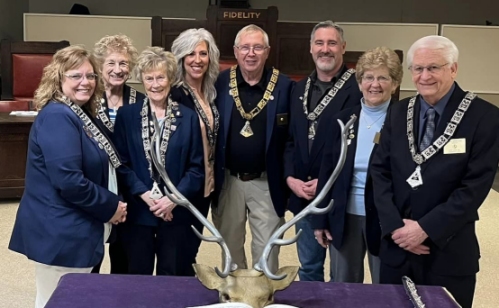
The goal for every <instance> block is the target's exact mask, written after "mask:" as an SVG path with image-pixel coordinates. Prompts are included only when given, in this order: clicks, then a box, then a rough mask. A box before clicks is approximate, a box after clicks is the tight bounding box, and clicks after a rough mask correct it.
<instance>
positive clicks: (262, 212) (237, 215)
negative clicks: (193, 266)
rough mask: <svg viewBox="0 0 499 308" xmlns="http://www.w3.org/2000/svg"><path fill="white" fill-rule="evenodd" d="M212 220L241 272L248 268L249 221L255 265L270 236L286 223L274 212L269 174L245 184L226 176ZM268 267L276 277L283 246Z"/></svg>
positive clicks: (272, 256) (272, 253) (253, 263)
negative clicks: (247, 229)
mask: <svg viewBox="0 0 499 308" xmlns="http://www.w3.org/2000/svg"><path fill="white" fill-rule="evenodd" d="M212 219H213V223H214V224H215V227H216V228H217V229H218V230H219V231H220V234H221V235H222V237H223V238H224V239H225V241H226V243H227V246H228V247H229V250H230V253H231V256H232V262H233V263H235V264H237V267H238V268H248V262H247V260H246V254H245V251H244V242H245V240H246V220H248V222H249V226H250V231H251V236H252V242H251V258H252V265H255V264H256V263H258V260H259V259H260V257H261V255H262V253H263V248H264V247H265V245H266V244H267V242H268V240H269V238H270V236H271V235H272V233H274V231H276V230H277V229H278V228H279V227H280V226H281V225H282V224H283V223H284V218H283V217H279V216H277V214H276V212H275V210H274V205H273V204H272V200H271V198H270V192H269V185H268V181H267V176H266V174H265V173H263V176H262V177H261V178H258V179H254V180H252V181H246V182H243V181H241V180H239V179H238V178H236V177H235V176H231V175H230V174H229V172H226V175H225V181H224V184H223V187H222V190H221V192H220V198H219V201H218V206H217V208H215V209H213V211H212ZM268 264H269V268H270V270H271V271H272V272H273V273H275V272H276V271H277V269H278V268H279V246H274V248H273V249H272V251H271V253H270V255H269V259H268Z"/></svg>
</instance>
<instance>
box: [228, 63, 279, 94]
mask: <svg viewBox="0 0 499 308" xmlns="http://www.w3.org/2000/svg"><path fill="white" fill-rule="evenodd" d="M271 75H272V70H269V69H268V68H267V67H264V68H263V73H262V78H260V81H258V83H257V84H255V85H254V86H253V87H258V88H260V89H261V90H263V91H265V89H266V88H267V84H268V83H269V80H270V76H271ZM236 80H237V86H238V88H240V87H241V86H242V87H245V86H247V87H250V84H249V83H247V82H246V80H244V77H243V74H242V73H241V68H240V66H239V65H238V66H237V68H236Z"/></svg>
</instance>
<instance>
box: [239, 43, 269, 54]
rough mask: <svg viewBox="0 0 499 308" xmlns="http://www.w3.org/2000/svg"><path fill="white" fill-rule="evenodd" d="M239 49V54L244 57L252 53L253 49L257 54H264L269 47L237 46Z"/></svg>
mask: <svg viewBox="0 0 499 308" xmlns="http://www.w3.org/2000/svg"><path fill="white" fill-rule="evenodd" d="M235 47H236V48H237V49H239V52H240V53H241V54H243V55H246V54H248V53H249V52H250V50H252V49H253V52H254V53H255V54H262V53H263V52H264V51H265V49H267V48H268V47H265V46H262V45H256V46H246V45H243V46H235Z"/></svg>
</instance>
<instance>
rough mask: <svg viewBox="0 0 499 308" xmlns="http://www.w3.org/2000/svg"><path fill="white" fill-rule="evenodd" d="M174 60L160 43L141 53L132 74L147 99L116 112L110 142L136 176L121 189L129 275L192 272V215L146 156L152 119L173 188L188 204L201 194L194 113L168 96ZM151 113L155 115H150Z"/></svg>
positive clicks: (200, 149)
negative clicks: (167, 193)
mask: <svg viewBox="0 0 499 308" xmlns="http://www.w3.org/2000/svg"><path fill="white" fill-rule="evenodd" d="M176 73H177V60H176V59H175V56H174V55H173V54H172V53H171V52H167V51H165V50H163V48H161V47H148V48H146V49H145V50H144V51H142V53H141V54H140V56H139V58H138V61H137V66H136V67H135V78H136V79H137V80H140V81H142V84H143V85H144V88H145V92H146V95H147V98H146V99H145V100H144V101H142V102H137V103H135V104H132V105H128V106H124V107H122V108H120V110H119V111H118V115H117V117H116V130H115V138H114V139H115V145H116V148H117V149H118V152H119V154H120V156H121V158H122V159H123V161H124V163H125V164H126V165H127V166H128V167H129V168H130V169H131V170H133V172H134V174H136V178H135V180H134V181H132V182H133V183H132V184H131V186H132V189H131V190H130V191H127V192H124V198H125V200H127V202H128V206H129V209H130V216H129V217H130V220H129V223H128V224H127V225H124V228H123V229H124V231H123V238H124V241H125V248H126V251H127V256H128V270H129V273H130V274H141V275H152V274H153V271H154V259H155V257H157V262H156V275H176V276H194V270H193V268H192V263H195V256H196V253H197V247H195V248H196V249H193V247H192V245H191V243H192V241H193V239H195V238H197V236H196V235H195V233H194V232H193V231H192V229H191V227H190V226H191V225H192V223H193V221H194V220H196V219H195V218H194V217H193V215H191V213H190V212H189V211H188V210H187V209H186V208H183V207H177V206H176V204H174V203H173V202H171V201H170V200H169V199H168V198H167V197H166V196H164V191H165V189H166V187H165V183H164V182H163V180H162V179H161V178H160V176H159V172H158V170H157V169H156V168H155V165H154V164H153V162H152V159H151V153H150V148H151V146H152V142H153V140H152V136H153V134H154V131H155V123H154V121H155V120H156V121H157V124H158V126H159V127H160V130H161V132H160V133H159V136H160V139H161V141H160V144H161V147H160V149H159V153H158V154H159V155H158V160H159V161H160V163H161V164H162V165H163V166H164V167H165V170H166V172H167V174H168V176H169V177H170V180H171V181H172V183H173V184H174V185H175V186H176V187H177V189H178V191H179V192H180V193H181V194H182V195H184V196H185V197H186V198H187V199H188V200H189V201H191V202H192V203H194V202H193V200H198V199H199V198H201V197H202V195H203V184H204V163H203V142H202V137H201V129H200V126H199V120H198V116H197V114H196V112H195V111H193V110H192V109H190V108H188V107H186V106H184V105H183V104H181V103H180V102H179V101H178V100H176V99H173V98H172V95H171V85H172V83H173V82H174V80H175V76H176ZM153 114H154V115H155V117H153Z"/></svg>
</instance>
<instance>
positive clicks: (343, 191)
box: [311, 105, 381, 255]
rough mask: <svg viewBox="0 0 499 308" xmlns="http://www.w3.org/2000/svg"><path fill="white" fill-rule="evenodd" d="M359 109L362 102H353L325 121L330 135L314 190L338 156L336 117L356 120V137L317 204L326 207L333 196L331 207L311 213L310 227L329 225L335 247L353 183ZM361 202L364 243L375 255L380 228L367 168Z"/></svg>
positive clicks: (340, 240) (321, 185)
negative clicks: (364, 218) (364, 209)
mask: <svg viewBox="0 0 499 308" xmlns="http://www.w3.org/2000/svg"><path fill="white" fill-rule="evenodd" d="M360 111H361V106H360V105H358V106H355V107H353V108H350V109H347V110H344V111H342V112H340V113H339V114H338V115H337V117H336V118H335V119H334V120H332V121H329V122H328V125H329V127H328V128H329V129H328V130H329V132H330V136H331V138H329V139H328V140H327V141H326V144H325V145H324V156H323V159H322V164H321V167H320V173H319V181H318V183H317V192H320V191H321V190H322V189H323V188H324V186H325V185H326V182H327V181H328V180H329V177H330V176H331V174H332V173H333V170H334V168H335V167H336V164H337V163H338V160H339V158H340V152H341V146H340V145H341V128H340V126H339V124H338V121H337V119H340V120H341V121H342V122H343V124H346V123H347V122H348V121H349V120H350V116H351V115H353V114H354V115H356V116H357V121H355V123H354V124H353V133H352V134H353V135H354V136H355V137H354V138H353V139H351V144H350V145H349V146H348V148H347V156H346V160H345V165H344V166H343V169H342V170H341V172H340V174H339V176H338V178H337V179H336V182H335V183H334V185H333V187H332V188H331V190H330V191H329V193H328V194H327V195H326V197H325V198H324V200H323V201H322V202H321V203H320V205H319V207H326V206H327V205H328V204H329V202H330V201H331V199H333V200H334V205H333V209H332V210H331V211H329V212H328V213H327V214H324V215H313V216H311V221H312V228H314V229H328V230H329V232H330V233H331V235H332V237H333V246H334V247H336V249H340V248H341V245H342V244H343V239H344V230H345V216H346V214H347V212H346V210H347V205H348V197H349V195H350V189H351V184H352V177H353V169H354V165H355V154H356V153H357V138H356V137H357V136H358V133H357V131H358V129H359V116H360ZM376 148H377V144H375V145H374V147H373V150H372V152H371V158H370V161H371V160H372V153H374V152H375V151H376ZM364 202H365V207H366V237H367V239H366V241H367V246H368V249H369V252H370V253H371V254H373V255H378V253H379V244H380V238H381V229H380V226H379V220H378V213H377V211H376V208H375V206H374V198H373V189H372V178H371V172H370V170H369V169H368V170H367V178H366V187H365V193H364Z"/></svg>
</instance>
